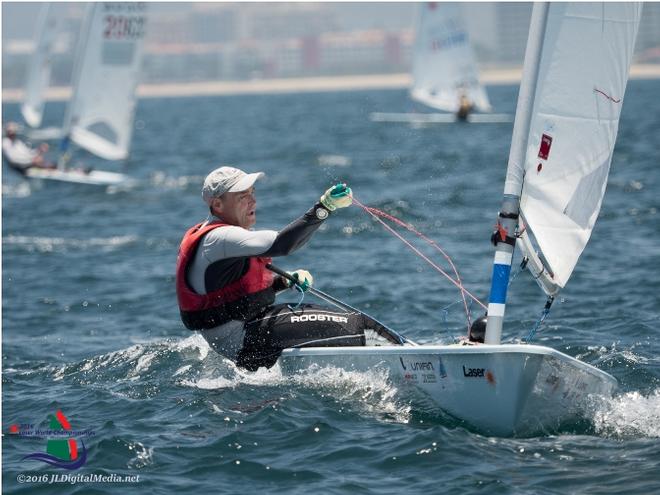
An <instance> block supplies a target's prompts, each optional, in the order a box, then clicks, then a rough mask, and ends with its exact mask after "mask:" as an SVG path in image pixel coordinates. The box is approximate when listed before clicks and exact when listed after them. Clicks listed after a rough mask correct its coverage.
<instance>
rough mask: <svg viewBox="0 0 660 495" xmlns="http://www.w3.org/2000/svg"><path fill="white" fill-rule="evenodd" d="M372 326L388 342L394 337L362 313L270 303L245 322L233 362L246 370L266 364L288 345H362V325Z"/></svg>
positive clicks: (270, 362) (273, 360)
mask: <svg viewBox="0 0 660 495" xmlns="http://www.w3.org/2000/svg"><path fill="white" fill-rule="evenodd" d="M367 328H369V329H372V330H374V331H376V332H377V333H378V334H379V335H381V336H383V337H384V338H385V339H387V340H388V341H389V342H391V343H393V344H398V343H399V341H398V340H397V339H396V337H394V336H392V335H390V333H389V332H388V331H387V329H385V328H384V327H382V325H380V324H379V323H377V322H375V321H374V320H372V319H371V318H369V317H368V316H366V315H363V314H362V313H357V312H342V311H339V310H334V309H329V308H325V307H323V306H319V305H316V304H301V305H300V306H299V307H297V308H295V309H290V307H289V305H287V304H277V305H275V306H270V307H269V308H268V309H267V310H266V311H265V312H264V313H262V314H261V315H260V316H259V317H257V318H255V319H253V320H251V321H248V322H247V323H246V324H245V339H244V341H243V349H241V351H240V352H239V353H238V356H237V359H236V364H237V365H238V366H241V367H243V368H246V369H248V370H250V371H254V370H256V369H258V368H259V367H261V366H265V367H267V368H270V367H271V366H273V365H274V364H275V362H276V361H277V358H278V357H279V356H280V354H281V352H282V350H283V349H286V348H289V347H343V346H363V345H365V333H364V330H365V329H367Z"/></svg>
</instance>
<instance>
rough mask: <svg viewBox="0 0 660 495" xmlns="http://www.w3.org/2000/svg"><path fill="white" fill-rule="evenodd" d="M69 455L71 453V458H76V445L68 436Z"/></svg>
mask: <svg viewBox="0 0 660 495" xmlns="http://www.w3.org/2000/svg"><path fill="white" fill-rule="evenodd" d="M69 455H71V460H74V459H77V458H78V445H77V444H76V441H75V440H74V439H73V438H69Z"/></svg>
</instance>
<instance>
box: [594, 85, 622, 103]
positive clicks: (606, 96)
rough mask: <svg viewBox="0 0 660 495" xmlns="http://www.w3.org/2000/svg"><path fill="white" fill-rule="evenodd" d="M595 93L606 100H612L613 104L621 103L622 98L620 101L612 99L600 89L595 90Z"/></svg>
mask: <svg viewBox="0 0 660 495" xmlns="http://www.w3.org/2000/svg"><path fill="white" fill-rule="evenodd" d="M594 91H595V92H596V93H600V94H601V95H603V96H604V97H605V98H607V99H608V100H610V101H611V102H614V103H621V98H619V99H618V100H617V99H616V98H612V97H611V96H610V95H608V94H607V93H606V92H605V91H601V90H600V89H598V88H594Z"/></svg>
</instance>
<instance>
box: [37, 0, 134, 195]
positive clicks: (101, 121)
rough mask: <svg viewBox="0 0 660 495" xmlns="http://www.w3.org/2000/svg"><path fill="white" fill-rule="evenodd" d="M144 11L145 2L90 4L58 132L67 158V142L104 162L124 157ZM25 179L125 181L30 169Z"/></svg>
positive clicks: (81, 172)
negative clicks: (70, 87)
mask: <svg viewBox="0 0 660 495" xmlns="http://www.w3.org/2000/svg"><path fill="white" fill-rule="evenodd" d="M146 9H147V4H146V3H143V2H141V3H125V2H98V3H90V4H88V6H87V10H86V12H85V19H84V21H83V26H82V29H81V33H80V36H79V40H78V47H77V50H76V58H75V67H74V74H73V90H72V96H71V100H70V101H69V104H68V106H67V111H66V115H65V119H64V125H63V131H62V134H63V136H65V137H64V140H65V141H64V148H65V149H64V151H65V153H68V143H69V141H70V142H73V143H75V144H76V145H77V146H79V147H80V148H83V149H85V150H87V151H89V152H90V153H92V154H94V155H96V156H98V157H99V158H103V159H105V160H122V159H125V158H127V157H128V153H129V149H130V143H131V136H132V132H133V118H134V113H135V104H136V88H137V84H138V80H139V75H140V68H141V65H142V53H143V42H144V34H145V27H146ZM61 162H63V161H62V160H61ZM26 175H27V176H28V177H35V178H41V179H51V180H59V181H67V182H78V183H85V184H93V185H114V184H119V183H123V182H125V181H126V180H128V179H129V177H128V176H126V175H124V174H119V173H114V172H105V171H99V170H91V171H86V170H82V169H77V168H67V167H66V166H58V168H57V169H54V170H49V169H40V168H31V169H29V170H28V171H27V173H26Z"/></svg>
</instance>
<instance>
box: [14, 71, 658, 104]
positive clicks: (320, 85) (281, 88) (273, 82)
mask: <svg viewBox="0 0 660 495" xmlns="http://www.w3.org/2000/svg"><path fill="white" fill-rule="evenodd" d="M520 75H521V69H498V70H484V71H482V73H481V80H482V82H484V83H485V84H486V85H497V84H515V83H517V82H519V81H520ZM630 78H631V79H660V64H652V65H633V66H632V67H631V68H630ZM411 82H412V80H411V77H410V75H409V74H377V75H365V76H334V77H308V78H291V79H255V80H250V81H205V82H193V83H163V84H142V85H140V86H139V87H138V97H139V98H167V97H183V96H213V95H241V94H276V93H310V92H328V91H357V90H366V89H402V88H407V87H409V86H410V85H411ZM70 94H71V90H70V88H68V87H56V88H50V89H49V90H48V92H47V95H46V99H47V100H49V101H65V100H67V99H68V98H69V96H70ZM22 98H23V90H22V89H3V91H2V102H3V103H18V102H20V101H21V100H22Z"/></svg>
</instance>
